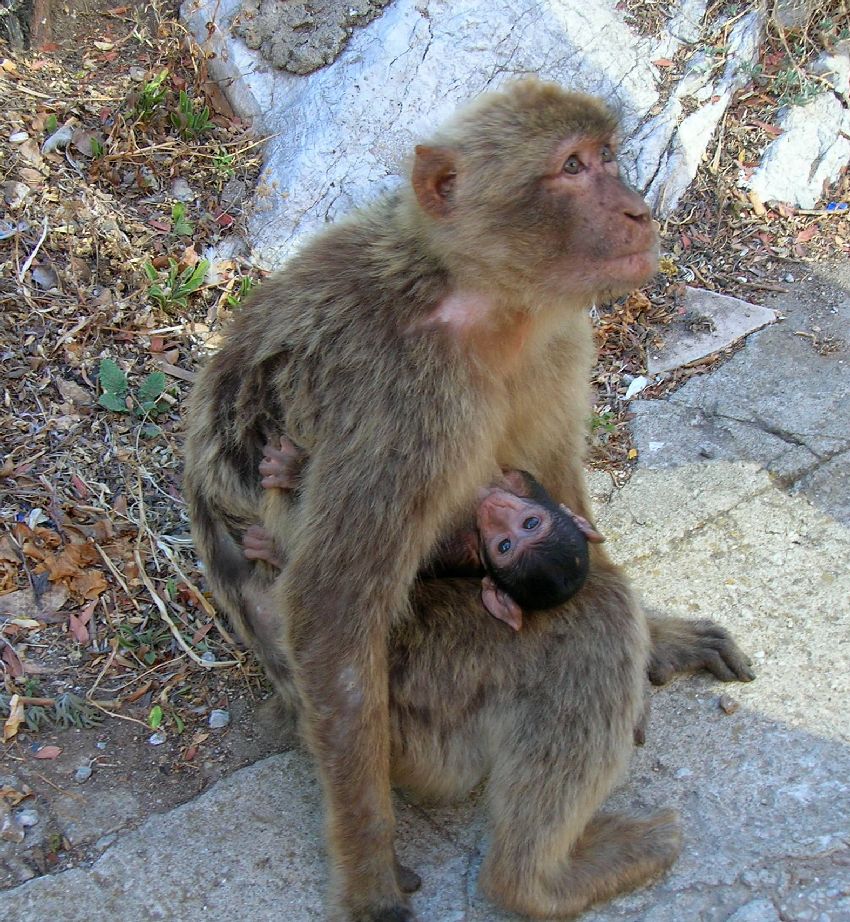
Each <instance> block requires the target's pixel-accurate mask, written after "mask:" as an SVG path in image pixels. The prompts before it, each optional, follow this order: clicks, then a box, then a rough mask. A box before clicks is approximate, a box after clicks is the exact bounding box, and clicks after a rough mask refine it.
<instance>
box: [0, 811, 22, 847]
mask: <svg viewBox="0 0 850 922" xmlns="http://www.w3.org/2000/svg"><path fill="white" fill-rule="evenodd" d="M7 810H8V808H7ZM0 839H3V840H4V841H6V842H23V841H24V827H23V825H22V824H21V822H20V820H19V819H18V817H16V816H12V814H11V813H8V812H7V813H6V814H5V815H4V816H3V819H2V820H0Z"/></svg>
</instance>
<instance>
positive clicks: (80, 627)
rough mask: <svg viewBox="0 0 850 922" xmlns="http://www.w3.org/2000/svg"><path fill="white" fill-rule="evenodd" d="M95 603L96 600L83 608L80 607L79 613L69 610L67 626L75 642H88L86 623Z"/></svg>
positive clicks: (90, 616)
mask: <svg viewBox="0 0 850 922" xmlns="http://www.w3.org/2000/svg"><path fill="white" fill-rule="evenodd" d="M95 605H97V600H95V601H94V602H89V604H88V605H86V606H85V608H82V609H80V612H79V614H76V613H74V612H70V614H69V615H68V627H69V629H70V631H71V633H72V634H73V635H74V640H76V641H77V643H88V642H89V640H90V636H89V629H88V623H89V622H90V621H91V618H92V615H93V614H94V607H95Z"/></svg>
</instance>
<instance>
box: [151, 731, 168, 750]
mask: <svg viewBox="0 0 850 922" xmlns="http://www.w3.org/2000/svg"><path fill="white" fill-rule="evenodd" d="M166 739H167V737H166V735H165V730H157V731H156V733H152V734H151V735H150V736H149V737H148V742H149V743H150V744H151V746H161V745H162V744H163V743H164V742H165V740H166Z"/></svg>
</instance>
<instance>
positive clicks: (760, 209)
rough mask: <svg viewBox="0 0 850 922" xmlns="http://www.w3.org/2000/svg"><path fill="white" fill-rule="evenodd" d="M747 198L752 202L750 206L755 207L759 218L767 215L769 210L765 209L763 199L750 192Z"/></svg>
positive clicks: (754, 209)
mask: <svg viewBox="0 0 850 922" xmlns="http://www.w3.org/2000/svg"><path fill="white" fill-rule="evenodd" d="M747 198H748V199H749V200H750V204H751V205H752V206H753V211H754V212H755V214H757V215H758V216H759V217H761V215H763V214H767V209H766V208H765V207H764V203H763V202H762V200H761V197H760V196H759V194H758V193H757V192H750V194H749V195H748V196H747Z"/></svg>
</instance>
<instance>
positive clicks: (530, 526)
mask: <svg viewBox="0 0 850 922" xmlns="http://www.w3.org/2000/svg"><path fill="white" fill-rule="evenodd" d="M539 524H540V519H539V517H538V516H536V515H530V516H529V517H528V518H527V519H526V520H525V521H524V522H523V523H522V527H523V528H524V529H525V530H526V531H534V529H535V528H537V526H538V525H539Z"/></svg>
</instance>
